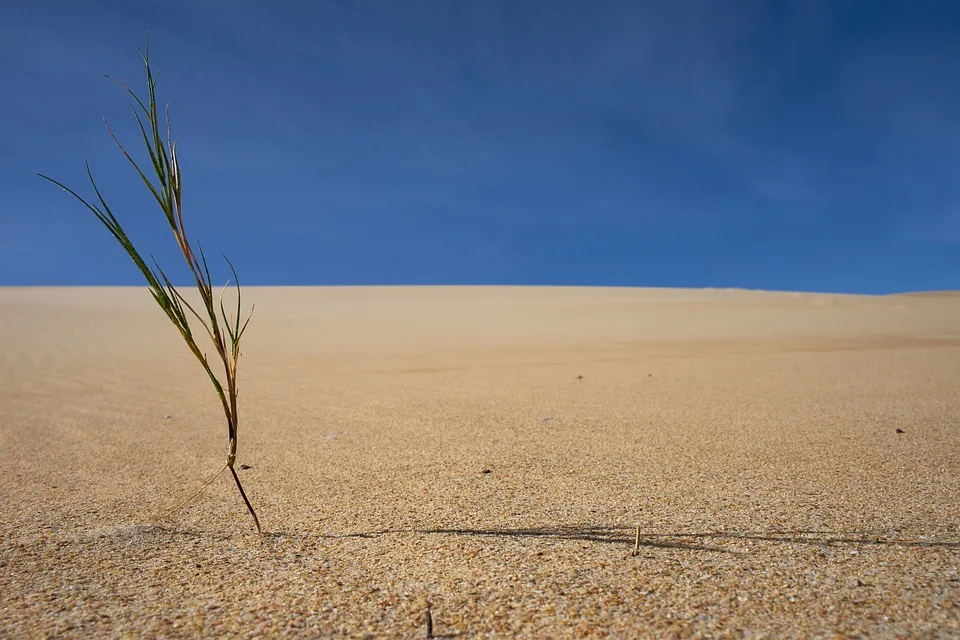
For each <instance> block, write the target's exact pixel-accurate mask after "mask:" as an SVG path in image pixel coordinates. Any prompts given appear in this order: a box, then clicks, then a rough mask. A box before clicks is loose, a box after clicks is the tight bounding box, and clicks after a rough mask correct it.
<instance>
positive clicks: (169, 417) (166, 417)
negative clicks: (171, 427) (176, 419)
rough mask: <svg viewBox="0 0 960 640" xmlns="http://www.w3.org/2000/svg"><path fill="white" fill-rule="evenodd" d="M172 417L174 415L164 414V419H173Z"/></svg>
mask: <svg viewBox="0 0 960 640" xmlns="http://www.w3.org/2000/svg"><path fill="white" fill-rule="evenodd" d="M172 418H173V416H170V415H167V416H163V419H164V420H170V419H172Z"/></svg>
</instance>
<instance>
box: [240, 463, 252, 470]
mask: <svg viewBox="0 0 960 640" xmlns="http://www.w3.org/2000/svg"><path fill="white" fill-rule="evenodd" d="M240 468H241V469H243V470H244V471H246V470H247V469H253V467H251V466H250V465H248V464H242V465H240Z"/></svg>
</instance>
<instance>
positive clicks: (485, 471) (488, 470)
mask: <svg viewBox="0 0 960 640" xmlns="http://www.w3.org/2000/svg"><path fill="white" fill-rule="evenodd" d="M480 473H484V474H486V473H493V471H490V469H484V470H483V471H481V472H480Z"/></svg>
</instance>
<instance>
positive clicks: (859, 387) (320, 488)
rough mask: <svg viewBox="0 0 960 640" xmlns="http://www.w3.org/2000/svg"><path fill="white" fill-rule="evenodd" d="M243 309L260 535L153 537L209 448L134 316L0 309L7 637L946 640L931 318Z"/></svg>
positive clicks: (956, 620) (286, 299)
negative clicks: (250, 314)
mask: <svg viewBox="0 0 960 640" xmlns="http://www.w3.org/2000/svg"><path fill="white" fill-rule="evenodd" d="M246 297H247V298H248V299H249V300H251V301H255V302H256V303H257V308H256V313H255V315H254V318H253V321H252V322H251V324H250V328H249V331H248V334H247V338H246V339H245V340H246V342H245V345H244V349H243V353H244V355H243V358H242V359H241V365H240V366H241V368H240V383H241V392H240V420H241V431H240V456H239V460H238V465H239V464H244V465H247V466H248V467H249V468H244V469H243V470H240V471H239V473H240V474H241V478H242V479H243V482H244V484H245V487H246V489H247V492H248V494H249V495H250V498H251V500H252V501H253V504H254V506H255V507H256V508H257V510H258V512H259V515H260V518H261V520H262V522H263V526H264V535H263V536H262V538H261V537H258V536H257V535H256V533H255V531H254V528H253V524H252V520H251V519H250V517H249V516H248V514H247V513H246V512H245V510H244V507H243V504H242V502H241V501H240V498H239V496H238V495H237V493H236V490H235V488H234V487H233V486H232V484H231V483H230V482H229V480H228V478H227V477H221V478H220V479H219V480H218V481H217V482H216V483H215V484H214V485H212V486H211V487H210V488H209V489H208V490H207V491H206V492H205V493H204V494H203V495H202V496H201V497H200V498H198V499H197V500H196V501H194V502H192V503H191V504H189V505H188V506H187V507H185V508H184V509H183V510H181V511H179V512H177V513H175V514H174V515H172V516H170V517H169V518H167V519H165V520H162V521H161V522H160V523H158V524H156V525H154V524H151V521H152V519H153V518H155V517H157V516H159V515H161V514H162V513H163V512H164V511H165V510H166V509H169V508H170V507H172V506H174V505H175V504H176V503H177V502H179V501H180V500H182V499H184V498H186V497H187V496H189V495H190V494H191V493H192V492H193V491H195V490H196V489H197V488H198V487H199V486H200V484H201V483H202V482H203V481H204V480H205V479H206V478H208V477H209V476H210V475H211V474H212V473H214V472H215V471H217V469H219V467H220V465H222V463H223V460H224V458H225V453H226V428H225V425H224V422H223V417H222V415H220V414H219V407H218V404H217V400H216V397H215V395H214V393H213V390H212V387H211V386H210V384H209V381H208V380H206V378H205V377H204V373H203V371H202V369H200V367H199V366H198V365H197V363H196V362H195V361H193V360H192V359H191V358H192V356H191V355H190V353H189V352H188V351H187V349H186V347H185V346H184V345H183V344H182V342H180V339H179V337H178V335H177V333H176V330H175V329H174V327H173V326H172V325H170V324H169V323H168V321H167V320H166V318H164V317H163V315H162V314H161V313H160V312H159V310H158V309H157V308H156V307H155V305H154V303H153V301H152V299H151V298H150V296H149V294H148V293H147V291H146V290H145V289H144V288H141V287H137V288H65V289H58V288H5V289H0V451H2V458H0V467H2V473H3V481H2V483H0V509H2V522H3V527H4V534H3V536H2V538H0V594H2V595H0V636H2V637H16V638H33V637H98V638H100V637H130V636H149V637H201V636H202V637H213V636H218V637H220V636H225V637H271V638H275V637H351V638H359V637H370V638H413V637H425V634H426V626H425V623H424V615H425V611H426V607H427V602H429V603H430V605H431V611H432V618H433V622H434V632H435V634H436V635H437V637H464V638H466V637H501V638H509V637H535V638H571V637H623V638H626V637H630V638H634V637H656V638H669V637H717V638H722V637H750V638H784V637H858V636H868V637H881V638H888V637H922V638H937V637H940V638H948V637H952V638H956V637H958V636H960V295H958V294H954V293H932V294H926V295H920V296H916V295H903V296H883V297H872V296H839V295H817V294H792V293H773V292H761V291H737V290H657V289H617V288H610V289H603V288H594V289H590V288H582V289H581V288H520V287H517V288H510V287H504V288H484V287H474V288H471V287H461V288H446V287H403V288H377V287H370V288H251V289H249V290H247V291H246ZM898 430H899V431H898ZM636 527H639V528H640V546H639V554H637V555H635V556H634V555H631V550H632V548H633V544H634V536H635V531H636Z"/></svg>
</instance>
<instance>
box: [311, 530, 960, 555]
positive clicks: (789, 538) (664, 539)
mask: <svg viewBox="0 0 960 640" xmlns="http://www.w3.org/2000/svg"><path fill="white" fill-rule="evenodd" d="M397 533H416V534H440V535H458V536H492V537H503V538H541V539H555V540H581V541H584V542H599V543H607V544H621V545H633V544H634V542H635V534H636V529H631V528H629V527H614V526H577V525H568V526H553V527H546V526H544V527H529V528H504V529H496V528H476V529H474V528H443V529H382V530H378V531H366V532H358V533H345V534H331V535H325V536H322V537H325V538H376V537H380V536H384V535H389V534H397ZM709 540H714V541H723V540H730V541H748V542H772V543H783V544H810V545H817V546H832V545H880V546H899V547H916V548H940V549H960V541H943V540H940V541H935V540H909V539H902V538H891V537H887V536H884V535H881V534H879V533H876V532H870V531H850V532H841V531H766V532H749V531H747V532H735V531H707V532H671V533H644V532H643V531H641V532H640V546H641V547H653V548H661V549H683V550H688V551H713V552H720V553H743V552H742V551H734V550H731V549H724V548H722V547H717V546H712V545H709V544H706V543H705V542H695V541H709Z"/></svg>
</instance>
